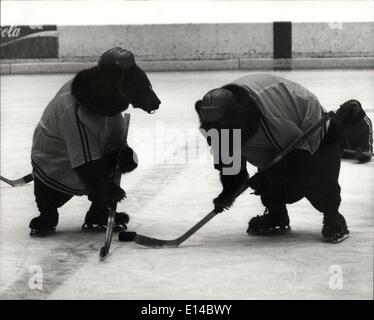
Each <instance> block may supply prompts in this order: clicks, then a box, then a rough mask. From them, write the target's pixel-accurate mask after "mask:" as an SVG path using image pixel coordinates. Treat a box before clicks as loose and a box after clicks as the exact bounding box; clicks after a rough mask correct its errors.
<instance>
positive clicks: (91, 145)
mask: <svg viewBox="0 0 374 320" xmlns="http://www.w3.org/2000/svg"><path fill="white" fill-rule="evenodd" d="M71 83H72V80H70V81H69V82H67V83H66V84H64V85H63V86H62V88H61V89H60V90H59V91H58V92H57V94H56V95H55V97H54V98H53V99H52V100H51V101H50V102H49V104H48V105H47V107H46V109H45V110H44V112H43V115H42V117H41V119H40V121H39V123H38V125H37V126H36V128H35V131H34V135H33V143H32V149H31V162H32V166H33V173H34V175H35V176H36V178H38V179H39V180H40V181H42V182H43V183H44V184H46V185H47V186H49V187H50V188H52V189H55V190H57V191H60V192H63V193H67V194H72V195H83V194H87V192H88V191H87V188H86V185H85V184H84V182H83V181H82V180H81V178H80V177H79V175H78V174H77V172H76V170H74V168H77V167H79V166H81V165H83V164H85V163H87V162H90V161H93V160H98V159H101V158H103V156H104V155H105V154H107V153H108V152H110V151H113V150H117V149H118V147H119V144H120V141H121V137H122V133H123V130H124V121H123V118H122V116H121V114H118V115H115V116H111V117H103V116H99V115H96V114H94V113H92V112H90V111H89V110H87V109H86V108H84V106H82V105H80V104H79V102H78V101H77V100H76V99H75V98H74V96H73V95H72V94H71V90H70V87H71Z"/></svg>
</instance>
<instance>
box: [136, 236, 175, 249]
mask: <svg viewBox="0 0 374 320" xmlns="http://www.w3.org/2000/svg"><path fill="white" fill-rule="evenodd" d="M134 242H135V243H137V244H140V245H142V246H146V247H151V248H162V247H173V248H176V247H178V246H179V244H180V240H179V239H175V240H161V239H156V238H151V237H147V236H143V235H141V234H137V235H136V236H135V239H134Z"/></svg>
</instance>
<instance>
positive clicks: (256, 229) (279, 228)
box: [247, 208, 291, 236]
mask: <svg viewBox="0 0 374 320" xmlns="http://www.w3.org/2000/svg"><path fill="white" fill-rule="evenodd" d="M272 212H273V211H270V210H269V209H268V208H266V209H265V212H264V214H263V215H262V216H256V217H254V218H252V219H251V220H250V221H249V223H248V229H247V233H248V234H249V235H262V236H268V235H269V236H270V235H281V234H286V233H288V232H290V231H291V227H290V219H289V217H288V214H287V209H286V208H284V210H282V212H281V213H279V212H277V214H274V213H272Z"/></svg>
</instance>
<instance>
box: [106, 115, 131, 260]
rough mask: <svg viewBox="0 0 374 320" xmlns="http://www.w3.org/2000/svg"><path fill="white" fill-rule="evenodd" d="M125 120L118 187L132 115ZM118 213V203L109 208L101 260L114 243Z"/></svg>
mask: <svg viewBox="0 0 374 320" xmlns="http://www.w3.org/2000/svg"><path fill="white" fill-rule="evenodd" d="M123 119H124V132H123V136H122V139H121V143H120V146H119V148H118V153H117V160H116V168H115V171H114V178H113V180H114V183H115V184H116V185H117V186H120V184H121V176H122V173H121V170H120V168H119V167H120V165H119V160H120V153H121V150H122V149H123V148H124V147H125V145H126V144H127V135H128V132H129V126H130V114H128V113H125V114H124V116H123ZM116 211H117V203H116V204H114V205H113V206H112V207H109V208H108V222H107V227H106V232H105V241H104V246H103V247H102V248H101V250H100V258H101V259H104V258H105V256H106V255H107V254H108V253H109V249H110V245H111V243H112V235H113V227H114V219H115V214H116Z"/></svg>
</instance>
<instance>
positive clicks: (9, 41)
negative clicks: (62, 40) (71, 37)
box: [0, 25, 58, 59]
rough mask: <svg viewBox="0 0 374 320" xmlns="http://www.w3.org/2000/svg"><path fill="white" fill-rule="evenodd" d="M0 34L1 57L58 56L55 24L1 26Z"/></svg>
mask: <svg viewBox="0 0 374 320" xmlns="http://www.w3.org/2000/svg"><path fill="white" fill-rule="evenodd" d="M0 35H1V42H0V58H1V59H36V58H57V57H58V33H57V27H56V26H50V25H48V26H46V25H45V26H44V25H43V26H21V25H10V26H1V27H0Z"/></svg>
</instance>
